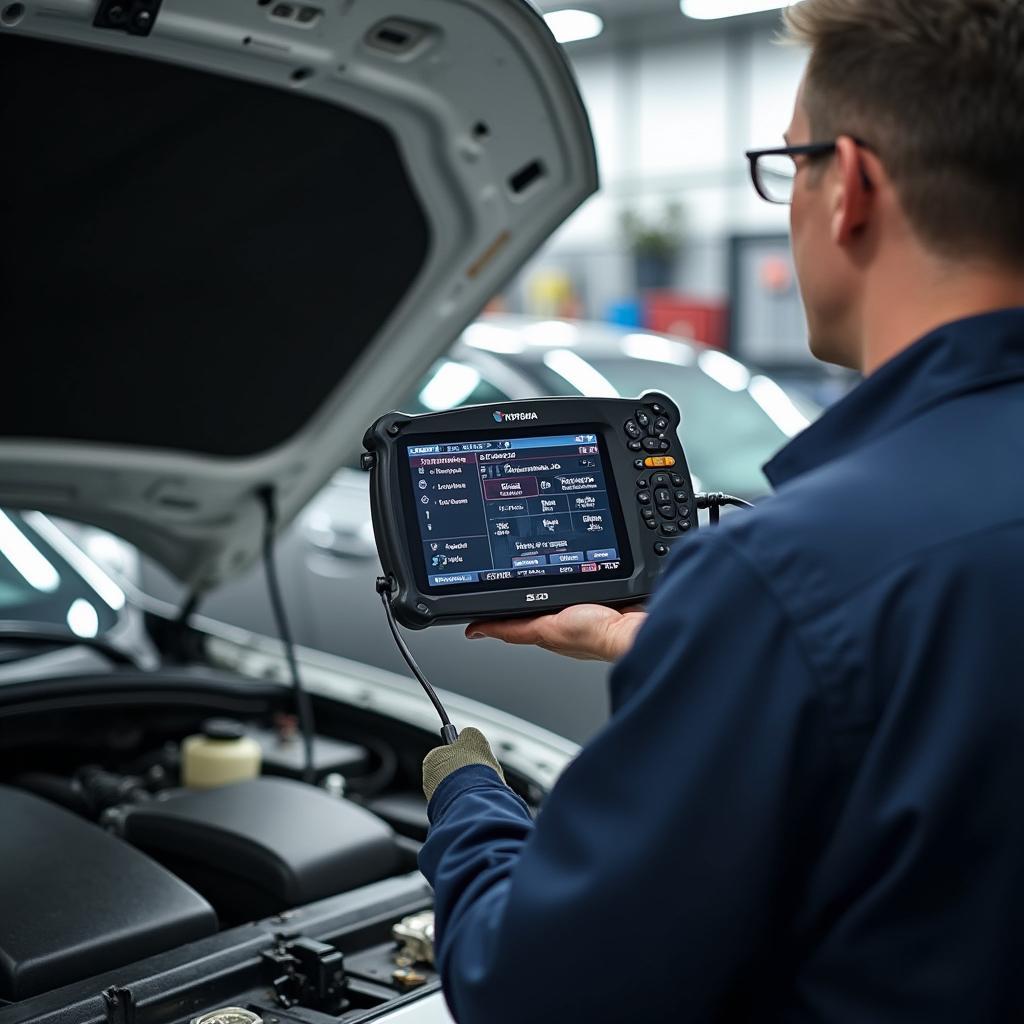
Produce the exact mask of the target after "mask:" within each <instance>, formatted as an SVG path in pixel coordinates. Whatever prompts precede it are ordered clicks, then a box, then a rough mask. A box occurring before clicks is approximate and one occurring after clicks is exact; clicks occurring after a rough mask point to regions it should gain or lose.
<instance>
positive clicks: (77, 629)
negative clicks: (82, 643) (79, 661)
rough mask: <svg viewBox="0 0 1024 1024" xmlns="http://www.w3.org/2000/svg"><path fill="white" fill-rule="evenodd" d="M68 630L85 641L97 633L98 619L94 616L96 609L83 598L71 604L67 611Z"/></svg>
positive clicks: (98, 629) (98, 627)
mask: <svg viewBox="0 0 1024 1024" xmlns="http://www.w3.org/2000/svg"><path fill="white" fill-rule="evenodd" d="M68 629H70V630H71V632H72V633H74V634H75V636H80V637H83V638H84V639H86V640H88V639H89V638H90V637H94V636H96V634H97V633H99V631H100V617H99V615H97V614H96V609H95V608H94V607H93V606H92V605H91V604H89V602H88V601H86V600H85V598H84V597H79V598H77V599H76V600H74V601H72V602H71V607H70V608H69V609H68Z"/></svg>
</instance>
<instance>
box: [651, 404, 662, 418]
mask: <svg viewBox="0 0 1024 1024" xmlns="http://www.w3.org/2000/svg"><path fill="white" fill-rule="evenodd" d="M651 411H652V412H653V413H654V415H655V416H662V415H664V413H665V407H664V406H663V405H658V403H657V402H651Z"/></svg>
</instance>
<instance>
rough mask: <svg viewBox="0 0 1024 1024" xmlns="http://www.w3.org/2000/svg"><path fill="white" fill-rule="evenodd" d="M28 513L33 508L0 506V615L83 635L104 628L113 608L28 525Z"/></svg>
mask: <svg viewBox="0 0 1024 1024" xmlns="http://www.w3.org/2000/svg"><path fill="white" fill-rule="evenodd" d="M34 517H39V513H36V512H29V513H24V514H23V513H20V512H14V511H10V510H0V620H3V621H5V622H17V623H25V624H26V625H28V626H31V624H32V623H39V624H45V625H48V626H60V627H62V628H64V629H67V630H68V631H69V632H71V633H74V634H76V635H78V636H83V637H92V636H99V635H100V634H102V633H105V632H107V630H109V629H110V628H111V627H112V626H113V625H114V624H115V623H116V622H117V613H116V612H115V611H114V610H113V609H112V608H111V607H110V606H109V605H108V604H107V603H106V602H105V601H104V600H103V599H102V598H101V597H100V596H99V595H98V594H97V593H96V591H95V590H93V588H92V587H91V586H90V585H89V584H88V583H87V582H86V581H85V580H84V579H83V578H82V576H81V575H79V573H78V572H76V571H75V569H74V568H73V567H72V566H71V565H70V564H69V563H68V562H67V561H66V560H65V559H64V558H63V557H62V556H61V554H60V552H58V551H57V550H56V549H55V548H54V547H53V546H52V545H51V544H50V543H48V541H47V540H46V538H45V537H44V536H42V535H41V534H40V532H39V531H37V530H36V529H35V528H34V527H33V526H32V520H33V518H34ZM42 524H43V525H45V526H46V527H48V529H50V530H53V529H55V528H54V527H53V526H52V524H50V523H49V521H48V520H45V519H43V520H42ZM65 541H66V538H65Z"/></svg>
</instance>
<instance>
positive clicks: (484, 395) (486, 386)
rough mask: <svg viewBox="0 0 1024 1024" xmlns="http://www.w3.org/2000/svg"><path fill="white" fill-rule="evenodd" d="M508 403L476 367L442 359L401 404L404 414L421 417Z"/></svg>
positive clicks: (507, 398) (502, 392)
mask: <svg viewBox="0 0 1024 1024" xmlns="http://www.w3.org/2000/svg"><path fill="white" fill-rule="evenodd" d="M508 401H510V397H509V396H508V395H507V394H505V392H504V391H502V390H501V388H499V387H498V386H497V385H496V384H494V383H493V382H492V381H490V380H487V379H486V378H485V377H484V375H483V373H481V371H480V370H478V369H477V368H476V367H474V366H470V365H468V364H467V363H462V362H456V361H455V360H453V359H441V360H439V361H438V362H436V363H435V364H434V365H433V366H432V367H431V369H430V372H429V373H427V375H426V376H425V377H424V378H423V379H422V380H421V381H420V382H419V384H418V385H417V386H416V388H415V389H414V390H413V392H412V394H410V395H409V396H408V397H407V398H406V399H405V401H404V402H402V403H400V404H399V408H400V409H401V410H402V411H403V412H409V413H415V414H420V413H426V412H444V411H446V410H447V409H459V408H462V407H463V406H466V405H490V404H492V403H494V402H508Z"/></svg>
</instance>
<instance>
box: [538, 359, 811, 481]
mask: <svg viewBox="0 0 1024 1024" xmlns="http://www.w3.org/2000/svg"><path fill="white" fill-rule="evenodd" d="M706 356H707V353H705V354H704V357H701V358H702V361H703V363H704V368H703V369H702V368H701V366H700V365H696V364H695V365H694V366H675V365H670V364H667V363H664V362H660V361H654V360H648V359H636V358H629V357H625V356H623V357H621V358H618V357H593V358H591V357H589V356H588V357H587V360H586V361H587V362H588V363H589V364H590V366H592V367H593V369H594V370H595V371H597V373H598V374H600V375H601V377H603V378H604V379H605V380H606V381H607V382H608V383H609V384H611V386H612V387H613V388H614V389H615V391H617V392H618V393H619V394H620V395H639V394H641V393H642V392H644V391H650V390H653V389H658V390H660V391H664V392H665V393H666V394H668V395H669V396H670V397H671V398H672V399H673V400H674V401H675V402H676V404H677V405H678V406H679V408H680V410H681V412H682V427H681V429H680V438H681V440H682V442H683V445H684V447H685V449H686V456H687V459H688V461H689V463H690V469H691V471H692V472H693V473H694V475H695V476H696V477H698V478H699V480H700V484H701V486H703V487H706V488H710V489H713V490H716V491H726V492H728V493H730V494H736V495H738V496H739V497H743V498H756V497H759V496H763V495H765V494H767V493H768V491H769V489H770V488H769V485H768V481H767V479H766V478H765V476H764V473H763V472H762V471H761V467H762V466H763V465H764V463H766V462H767V461H768V460H769V459H770V458H771V457H772V456H773V455H775V453H776V452H778V450H779V449H780V448H782V447H783V446H784V445H785V444H786V443H787V441H789V439H790V437H791V436H792V435H793V434H795V433H796V432H798V430H799V429H800V428H801V427H803V426H806V425H807V423H808V422H809V420H808V419H807V417H806V416H805V415H804V414H803V413H802V412H801V411H800V409H799V408H797V406H796V405H795V404H794V403H793V402H792V401H791V400H790V399H789V398H788V397H787V396H786V394H785V392H783V391H782V390H781V389H780V388H778V387H777V385H775V384H774V383H773V382H772V381H770V380H768V378H765V377H752V376H751V374H750V373H749V371H747V370H746V368H745V367H744V366H743V365H742V364H741V363H737V362H736V361H735V360H732V359H730V358H729V357H728V356H725V355H723V354H722V353H718V352H713V353H711V355H710V358H705V357H706ZM719 360H723V361H722V362H719ZM537 370H538V372H539V373H540V374H541V376H542V377H543V379H544V383H545V386H546V387H547V388H548V389H549V391H550V393H551V394H566V392H567V391H569V390H571V389H570V388H568V387H567V382H566V380H565V379H564V378H563V377H562V376H561V375H560V374H559V373H557V372H554V371H553V370H552V369H551V368H550V366H547V365H540V366H538V367H537ZM716 378H720V379H716ZM723 381H724V383H723ZM755 395H756V396H757V397H755ZM780 422H781V423H782V424H783V426H785V428H786V429H783V426H780V425H779V424H780Z"/></svg>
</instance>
